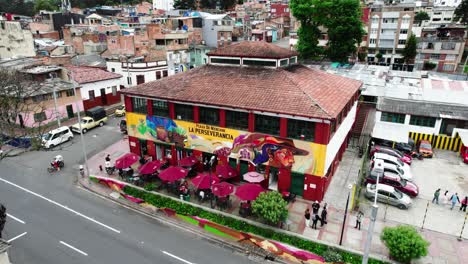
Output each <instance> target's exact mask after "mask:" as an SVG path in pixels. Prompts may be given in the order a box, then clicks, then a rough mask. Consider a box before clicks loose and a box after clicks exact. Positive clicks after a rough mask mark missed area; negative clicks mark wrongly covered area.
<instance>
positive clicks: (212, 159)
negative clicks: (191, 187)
mask: <svg viewBox="0 0 468 264" xmlns="http://www.w3.org/2000/svg"><path fill="white" fill-rule="evenodd" d="M215 159H216V156H212V157H211V159H210V161H209V162H208V165H209V173H210V206H211V208H213V179H212V178H211V177H212V176H211V173H212V172H211V171H212V169H213V163H214V161H215Z"/></svg>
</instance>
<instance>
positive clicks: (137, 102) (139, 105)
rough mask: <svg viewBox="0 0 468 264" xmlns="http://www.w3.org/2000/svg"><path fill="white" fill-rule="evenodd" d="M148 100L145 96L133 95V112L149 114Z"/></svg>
mask: <svg viewBox="0 0 468 264" xmlns="http://www.w3.org/2000/svg"><path fill="white" fill-rule="evenodd" d="M147 104H148V100H146V99H143V98H137V97H132V106H133V112H135V113H140V114H148V108H147Z"/></svg>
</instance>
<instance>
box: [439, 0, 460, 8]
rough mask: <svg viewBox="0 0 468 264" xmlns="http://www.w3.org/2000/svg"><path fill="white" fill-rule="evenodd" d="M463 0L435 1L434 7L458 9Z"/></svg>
mask: <svg viewBox="0 0 468 264" xmlns="http://www.w3.org/2000/svg"><path fill="white" fill-rule="evenodd" d="M462 1H463V0H434V6H453V7H457V6H458V5H459V4H460V3H461V2H462Z"/></svg>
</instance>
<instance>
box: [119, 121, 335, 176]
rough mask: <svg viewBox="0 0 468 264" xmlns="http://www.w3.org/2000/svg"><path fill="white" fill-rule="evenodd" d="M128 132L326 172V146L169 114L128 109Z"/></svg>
mask: <svg viewBox="0 0 468 264" xmlns="http://www.w3.org/2000/svg"><path fill="white" fill-rule="evenodd" d="M127 126H128V135H129V136H132V137H137V138H141V139H146V140H152V141H155V142H162V143H166V144H174V145H175V146H176V147H184V148H187V149H196V150H199V151H203V152H208V153H213V154H217V155H223V156H229V157H231V158H235V159H242V160H249V161H251V162H252V163H254V164H256V165H258V164H265V165H266V164H269V165H270V166H273V167H276V168H291V170H292V171H294V172H298V173H304V174H311V175H316V176H323V175H324V161H325V155H326V146H325V145H321V144H315V143H310V142H306V141H301V140H292V139H287V138H281V137H277V136H271V135H265V134H261V133H249V132H246V131H242V130H235V129H229V128H223V127H217V126H211V125H205V124H196V123H192V122H186V121H181V120H172V119H169V118H163V117H157V116H147V115H142V114H135V113H127Z"/></svg>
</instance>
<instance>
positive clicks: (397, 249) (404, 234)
mask: <svg viewBox="0 0 468 264" xmlns="http://www.w3.org/2000/svg"><path fill="white" fill-rule="evenodd" d="M380 239H382V241H383V242H384V243H385V245H386V246H387V248H388V249H389V251H390V255H391V256H392V257H393V258H395V260H397V261H399V262H402V263H410V262H411V260H413V259H418V258H420V257H423V256H426V255H427V252H428V251H427V248H428V247H429V242H427V241H426V240H424V239H423V238H422V237H421V235H420V234H418V231H416V229H415V228H414V227H412V226H397V227H385V228H384V230H383V232H382V234H381V236H380Z"/></svg>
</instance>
